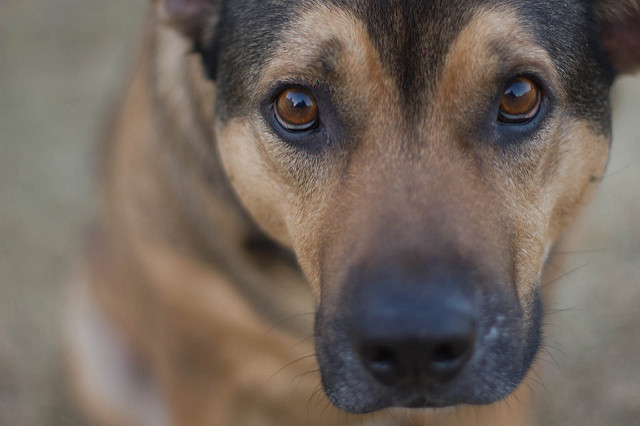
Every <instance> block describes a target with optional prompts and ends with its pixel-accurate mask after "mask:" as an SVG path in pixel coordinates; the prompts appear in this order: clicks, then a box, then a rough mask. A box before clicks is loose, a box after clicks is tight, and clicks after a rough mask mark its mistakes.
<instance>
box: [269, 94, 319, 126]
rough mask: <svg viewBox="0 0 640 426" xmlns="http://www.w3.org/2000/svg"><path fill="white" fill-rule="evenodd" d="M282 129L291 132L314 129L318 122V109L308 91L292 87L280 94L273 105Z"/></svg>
mask: <svg viewBox="0 0 640 426" xmlns="http://www.w3.org/2000/svg"><path fill="white" fill-rule="evenodd" d="M273 110H274V112H275V115H276V118H277V119H278V122H279V123H280V125H281V126H282V127H284V128H285V129H287V130H291V131H304V130H310V129H312V128H313V127H314V126H315V124H316V123H317V121H318V107H317V106H316V102H315V100H314V99H313V96H311V93H309V91H308V90H306V89H304V88H301V87H292V88H290V89H287V90H285V91H284V92H282V93H280V94H279V95H278V97H277V98H276V100H275V101H274V104H273Z"/></svg>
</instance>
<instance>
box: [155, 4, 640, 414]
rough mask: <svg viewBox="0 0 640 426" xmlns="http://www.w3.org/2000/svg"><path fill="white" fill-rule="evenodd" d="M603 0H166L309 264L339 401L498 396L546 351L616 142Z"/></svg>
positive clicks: (235, 151) (254, 196) (245, 192)
mask: <svg viewBox="0 0 640 426" xmlns="http://www.w3.org/2000/svg"><path fill="white" fill-rule="evenodd" d="M181 3H184V5H182V6H183V7H182V9H181ZM592 3H593V2H587V1H568V2H556V1H536V2H526V1H491V2H488V1H450V0H447V1H403V2H399V1H391V0H384V1H376V2H371V1H359V0H353V1H349V0H335V1H311V0H309V1H305V0H296V1H291V2H282V1H271V0H268V1H260V2H254V1H240V0H237V1H230V2H227V3H222V4H219V3H216V2H206V1H203V0H200V1H199V2H198V1H191V2H186V1H185V0H168V2H167V7H166V10H168V11H169V13H170V14H171V13H174V14H176V15H179V13H177V12H180V11H181V12H184V13H183V15H184V16H181V19H182V23H183V24H184V28H188V29H189V32H190V33H192V34H193V33H194V32H197V33H198V34H199V36H198V37H200V38H199V39H198V43H197V45H198V50H199V51H200V52H201V53H202V54H203V58H204V61H203V63H204V64H205V67H206V68H207V70H206V71H207V72H208V73H209V74H210V75H211V76H212V78H213V79H214V80H215V83H216V106H215V117H214V118H211V119H212V120H213V122H212V123H211V124H212V125H213V126H214V129H215V134H216V143H217V146H218V150H219V153H220V157H221V159H222V163H223V166H224V168H225V171H226V173H227V175H228V178H229V181H230V183H231V185H232V186H233V188H234V189H235V191H236V193H237V195H238V197H239V199H240V200H241V201H242V203H243V204H244V206H245V207H246V209H247V210H248V212H249V213H250V214H251V215H252V217H253V218H254V219H255V221H256V222H257V223H258V224H259V225H260V226H261V227H262V228H263V229H264V230H265V231H266V232H267V233H268V234H269V235H270V236H271V237H273V238H274V239H275V240H276V241H278V242H280V243H281V244H283V245H286V246H288V247H291V248H292V249H293V250H294V251H295V253H296V256H297V258H298V261H299V263H300V265H301V267H302V269H303V271H304V273H305V275H306V277H307V278H308V280H309V282H310V284H311V287H312V289H313V292H314V294H315V296H316V300H317V302H318V311H317V317H316V327H315V328H316V348H317V358H318V361H319V364H320V369H321V373H322V379H323V385H324V389H325V391H326V393H327V395H328V396H329V398H330V399H331V401H332V402H333V403H334V404H335V405H337V406H338V407H340V408H342V409H344V410H346V411H349V412H360V413H361V412H369V411H373V410H377V409H381V408H384V407H389V406H406V407H440V406H448V405H455V404H464V403H469V404H486V403H491V402H493V401H496V400H499V399H501V398H503V397H505V396H506V395H508V394H509V393H510V392H511V391H512V390H514V388H515V387H517V386H518V384H519V383H520V381H521V380H522V378H523V377H524V375H525V374H526V372H527V371H528V369H529V367H530V364H531V362H532V359H533V358H534V355H535V354H536V351H537V349H538V345H539V342H540V323H541V315H542V308H541V300H540V276H541V271H542V268H543V266H544V262H545V259H546V256H547V254H548V252H549V250H550V248H551V246H552V244H553V243H554V241H555V240H556V238H557V236H558V235H559V233H560V232H561V230H562V229H563V228H565V227H566V225H567V224H568V223H569V222H570V221H571V220H572V218H573V217H574V216H575V214H576V213H577V211H578V210H579V208H580V207H581V206H582V205H583V204H584V203H585V202H586V201H587V199H588V198H589V196H590V194H591V193H592V190H593V189H594V188H595V186H596V183H597V182H598V180H599V178H600V177H601V176H602V175H603V171H604V168H605V164H606V160H607V154H608V149H609V136H610V135H609V133H610V131H609V128H610V123H609V103H608V89H609V86H610V84H611V82H612V79H613V75H614V72H613V65H612V63H611V62H610V58H612V57H613V56H615V52H613V50H612V49H603V44H604V45H605V47H606V43H605V42H603V40H602V39H601V34H602V33H603V32H602V31H598V30H597V29H595V28H594V27H597V26H598V25H601V24H602V21H603V20H604V18H601V17H602V16H609V15H607V13H603V12H597V10H596V12H594V11H593V9H594V8H596V9H597V8H599V7H600V6H599V4H595V3H594V4H592ZM203 5H206V6H207V7H210V8H211V15H212V16H215V18H216V19H211V20H209V21H207V22H209V23H210V24H211V25H208V24H207V22H204V20H201V21H198V22H197V24H198V25H194V18H193V16H195V15H190V14H189V13H190V10H191V9H189V8H196V9H197V8H198V7H204V6H203ZM616 5H617V6H614V7H617V8H618V9H616V10H617V11H618V12H620V13H611V14H610V15H611V16H616V17H617V16H621V15H623V14H624V13H627V12H629V14H628V15H629V16H632V17H633V19H635V20H637V13H636V12H637V9H636V6H638V4H637V2H635V1H624V0H621V1H619V2H618V3H616ZM176 11H177V12H176ZM624 16H627V15H624ZM187 18H188V19H187ZM625 19H626V18H625ZM633 19H632V22H633V25H637V23H636V21H633ZM611 20H612V21H613V18H612V19H611ZM602 25H603V27H604V24H602ZM194 28H196V29H194ZM633 28H634V30H635V31H637V28H638V26H636V27H633ZM203 34H204V35H203ZM612 37H614V38H615V35H613V36H612ZM607 55H608V56H607ZM634 64H635V63H634Z"/></svg>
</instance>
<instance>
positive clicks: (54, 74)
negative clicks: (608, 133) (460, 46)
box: [0, 0, 640, 425]
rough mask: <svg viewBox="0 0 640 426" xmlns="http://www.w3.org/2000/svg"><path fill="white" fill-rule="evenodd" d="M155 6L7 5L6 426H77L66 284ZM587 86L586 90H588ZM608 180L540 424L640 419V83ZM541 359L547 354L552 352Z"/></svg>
mask: <svg viewBox="0 0 640 426" xmlns="http://www.w3.org/2000/svg"><path fill="white" fill-rule="evenodd" d="M147 3H148V1H144V0H141V1H137V2H131V1H125V0H109V1H102V2H100V1H92V2H87V1H83V0H49V1H37V0H3V2H2V3H0V20H1V21H0V22H1V24H0V49H1V50H0V183H1V186H0V197H1V198H0V206H1V211H0V279H1V281H0V424H2V425H5V424H6V425H45V424H52V425H53V424H55V425H65V424H69V425H71V424H79V423H81V422H80V420H79V419H78V417H77V416H76V414H75V412H74V410H73V409H72V408H70V402H69V398H68V397H67V395H66V385H65V382H64V371H63V368H62V361H61V354H62V348H61V326H60V323H61V321H60V318H61V317H62V314H63V312H64V291H63V286H64V282H65V279H66V276H67V273H68V271H69V270H70V264H71V263H72V261H73V258H74V256H75V253H77V252H78V250H79V249H80V235H81V234H82V231H83V229H84V228H85V226H86V225H87V223H88V222H89V220H90V216H91V214H92V212H93V211H94V206H95V204H96V200H97V195H96V188H97V185H96V184H95V177H96V174H97V169H98V167H97V164H98V161H99V160H98V153H99V148H98V141H99V139H100V135H101V132H102V130H103V123H104V121H105V116H106V115H107V112H108V110H109V108H110V107H111V105H112V102H113V100H114V99H115V98H116V97H117V93H119V91H120V89H121V85H122V83H124V78H125V76H126V74H127V71H128V69H129V64H130V61H131V60H132V56H133V53H134V52H135V50H136V35H137V32H138V30H139V29H140V27H141V23H142V19H143V13H144V12H143V10H144V8H145V7H146V6H147ZM585 84H588V82H585ZM616 94H617V96H616V98H618V100H619V102H618V108H617V110H616V114H615V123H616V126H615V136H616V137H615V141H614V144H613V155H612V159H611V162H610V165H609V173H608V176H607V177H606V178H605V179H604V181H603V182H602V184H601V188H600V191H599V193H598V195H597V197H596V199H595V200H594V202H593V203H592V205H591V207H590V209H589V211H588V212H587V213H586V214H585V215H584V218H583V224H584V225H583V226H582V227H581V229H578V230H577V232H579V233H580V234H581V235H583V237H581V238H578V239H576V240H573V242H572V243H571V244H570V247H568V249H570V250H576V251H584V252H576V253H573V254H570V255H568V256H566V263H565V264H564V265H562V266H558V268H559V269H558V275H560V274H561V273H562V271H565V270H570V269H572V268H574V267H576V266H580V265H583V264H584V265H585V266H584V267H582V268H581V269H579V270H578V271H576V272H574V273H572V274H569V275H568V276H567V277H565V278H562V279H560V280H558V281H557V282H556V283H555V284H554V287H555V293H556V298H555V300H554V302H553V305H552V306H551V308H552V309H562V308H574V307H575V308H577V309H573V310H569V311H563V312H558V313H553V314H550V315H549V316H548V317H547V322H548V323H550V324H551V325H550V326H548V327H547V334H548V336H549V338H548V342H549V343H550V344H551V345H553V346H554V347H557V348H559V349H554V348H550V349H549V350H550V352H551V353H552V354H553V356H554V357H555V358H556V360H557V362H558V364H559V366H560V367H559V368H558V367H556V366H555V364H553V363H552V364H547V363H544V362H541V363H540V369H539V370H540V373H541V375H542V380H543V382H544V384H545V388H544V389H543V390H541V391H540V392H539V395H538V400H539V402H538V405H537V410H538V413H539V424H543V425H603V424H607V425H632V424H637V421H638V419H640V309H638V306H640V186H639V184H638V182H640V136H639V135H640V80H638V79H635V80H632V79H626V80H625V81H624V82H622V84H619V85H618V86H617V87H616ZM543 356H545V355H544V354H543Z"/></svg>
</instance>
